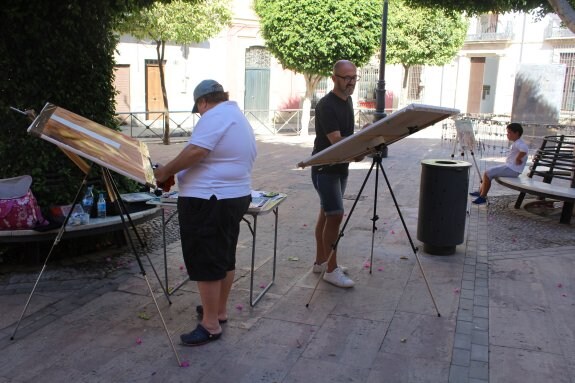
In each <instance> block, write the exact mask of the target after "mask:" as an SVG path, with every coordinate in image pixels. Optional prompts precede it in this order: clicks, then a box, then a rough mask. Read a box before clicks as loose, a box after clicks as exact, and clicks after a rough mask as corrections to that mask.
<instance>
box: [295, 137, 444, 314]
mask: <svg viewBox="0 0 575 383" xmlns="http://www.w3.org/2000/svg"><path fill="white" fill-rule="evenodd" d="M385 148H386V145H385V144H381V145H379V146H377V147H376V148H375V152H374V154H373V155H372V163H371V167H370V168H369V171H368V172H367V175H366V176H365V179H364V180H363V183H362V185H361V188H360V189H359V192H358V194H357V197H356V198H355V201H354V202H353V206H352V207H351V210H350V212H349V214H348V216H347V218H346V220H345V222H344V224H343V227H342V228H341V230H340V233H339V236H338V238H337V240H336V241H335V243H334V244H333V245H332V249H331V252H330V254H329V257H328V260H327V262H329V260H330V259H331V257H332V256H333V255H334V254H335V251H336V249H337V245H338V244H339V241H340V239H341V238H342V237H343V235H344V231H345V228H346V227H347V224H348V223H349V220H350V218H351V216H352V215H353V212H354V210H355V207H356V205H357V202H358V201H359V199H360V197H361V194H362V193H363V189H364V188H365V185H366V184H367V180H368V179H369V177H370V175H371V172H372V170H373V168H374V167H377V168H378V169H379V170H380V171H381V173H382V174H383V177H384V178H385V182H386V184H387V188H388V189H389V192H390V194H391V197H392V198H393V203H394V204H395V208H396V210H397V213H398V215H399V218H400V219H401V223H402V225H403V228H404V230H405V233H406V234H407V238H408V239H409V243H410V245H411V249H412V250H413V254H414V255H415V259H416V260H417V264H418V266H419V269H420V270H421V274H422V275H423V279H424V280H425V285H426V286H427V290H428V292H429V295H430V297H431V300H432V301H433V306H434V307H435V311H436V312H437V316H438V317H440V316H441V314H440V312H439V309H438V308H437V303H436V302H435V298H434V297H433V292H432V291H431V287H430V286H429V282H428V281H427V277H426V275H425V272H424V270H423V266H422V265H421V261H420V260H419V256H418V254H417V252H418V248H417V247H416V246H415V245H414V243H413V240H412V239H411V235H410V234H409V230H408V229H407V225H406V224H405V220H404V219H403V215H402V214H401V210H400V209H399V205H398V203H397V200H396V198H395V194H394V193H393V189H392V188H391V184H390V183H389V180H388V178H387V174H386V173H385V170H384V169H383V166H382V165H381V160H382V158H383V157H382V152H383V151H384V150H385ZM378 186H379V172H378V171H377V169H376V171H375V185H374V187H375V195H374V201H373V216H372V218H371V221H372V232H371V255H370V266H369V273H370V274H371V273H372V267H373V247H374V238H375V231H376V230H377V226H376V222H377V220H379V217H378V215H377V193H378ZM325 270H326V269H325V268H324V270H323V272H322V274H321V276H320V278H319V279H318V281H317V282H316V285H315V287H314V289H313V291H312V294H311V296H310V298H309V300H308V302H307V304H306V307H309V304H310V302H311V300H312V298H313V296H314V294H315V291H316V290H317V287H318V285H319V282H320V281H321V279H322V277H323V274H324V273H325Z"/></svg>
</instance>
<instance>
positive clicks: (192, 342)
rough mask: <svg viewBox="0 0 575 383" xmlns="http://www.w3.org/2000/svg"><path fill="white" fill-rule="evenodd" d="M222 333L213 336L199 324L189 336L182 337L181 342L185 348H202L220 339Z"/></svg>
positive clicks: (183, 335)
mask: <svg viewBox="0 0 575 383" xmlns="http://www.w3.org/2000/svg"><path fill="white" fill-rule="evenodd" d="M221 336H222V333H219V334H212V333H210V332H209V331H208V330H206V328H205V327H204V326H202V325H201V324H198V326H197V327H196V329H195V330H194V331H192V332H190V333H188V334H182V335H180V340H181V341H182V345H184V346H201V345H203V344H206V343H210V342H213V341H214V340H218V339H220V337H221Z"/></svg>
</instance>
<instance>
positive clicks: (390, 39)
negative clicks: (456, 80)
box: [386, 0, 468, 66]
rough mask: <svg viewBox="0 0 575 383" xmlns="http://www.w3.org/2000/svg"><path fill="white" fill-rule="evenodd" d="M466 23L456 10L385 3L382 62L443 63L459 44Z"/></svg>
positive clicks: (445, 62) (405, 63)
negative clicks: (387, 5) (384, 60)
mask: <svg viewBox="0 0 575 383" xmlns="http://www.w3.org/2000/svg"><path fill="white" fill-rule="evenodd" d="M467 26H468V24H467V20H466V19H465V18H464V17H463V16H462V15H461V14H460V13H457V12H454V11H446V10H442V9H439V8H431V9H428V8H422V7H408V6H406V5H405V3H404V2H403V0H394V1H392V2H390V3H389V15H388V24H387V28H388V32H387V54H386V62H387V63H389V64H403V65H404V66H410V65H418V64H419V65H445V64H447V63H449V62H450V61H451V60H452V59H453V57H455V55H456V54H457V52H458V51H459V49H460V48H461V47H462V46H463V43H464V41H465V35H466V33H467Z"/></svg>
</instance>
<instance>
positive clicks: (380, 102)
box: [373, 0, 388, 158]
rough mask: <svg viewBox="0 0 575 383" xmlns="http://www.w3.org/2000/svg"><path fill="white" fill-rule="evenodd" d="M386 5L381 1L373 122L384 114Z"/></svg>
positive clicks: (384, 151)
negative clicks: (381, 12) (381, 10)
mask: <svg viewBox="0 0 575 383" xmlns="http://www.w3.org/2000/svg"><path fill="white" fill-rule="evenodd" d="M387 5H388V0H384V1H383V16H382V23H381V48H380V49H381V50H380V53H379V80H378V81H377V88H376V89H375V100H376V108H375V113H374V115H373V122H376V121H378V120H381V119H382V118H384V117H385V116H386V114H385V51H386V44H387ZM381 156H382V157H383V158H386V157H387V146H384V147H383V150H382V151H381Z"/></svg>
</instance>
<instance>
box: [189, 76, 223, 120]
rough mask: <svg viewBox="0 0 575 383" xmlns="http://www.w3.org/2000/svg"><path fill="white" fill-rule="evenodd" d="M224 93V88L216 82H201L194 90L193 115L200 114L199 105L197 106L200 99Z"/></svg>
mask: <svg viewBox="0 0 575 383" xmlns="http://www.w3.org/2000/svg"><path fill="white" fill-rule="evenodd" d="M223 91H224V87H223V86H221V84H220V83H219V82H217V81H216V80H204V81H202V82H200V83H199V84H198V85H197V86H196V89H194V108H193V109H192V113H198V105H197V104H196V102H197V101H198V98H200V97H203V96H205V95H206V94H210V93H215V92H223Z"/></svg>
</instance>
